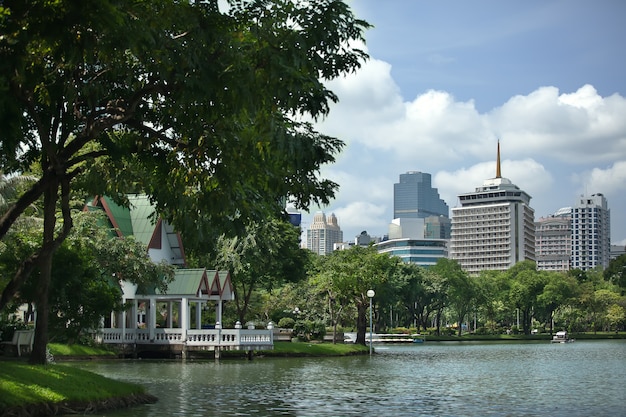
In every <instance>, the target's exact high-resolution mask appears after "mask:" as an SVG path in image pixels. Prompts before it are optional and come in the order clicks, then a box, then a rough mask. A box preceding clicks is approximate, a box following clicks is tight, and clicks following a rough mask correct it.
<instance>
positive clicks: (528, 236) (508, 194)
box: [450, 142, 535, 274]
mask: <svg viewBox="0 0 626 417" xmlns="http://www.w3.org/2000/svg"><path fill="white" fill-rule="evenodd" d="M530 198H531V197H530V195H528V194H527V193H526V192H524V191H522V190H520V188H519V187H517V186H516V185H514V184H513V183H512V182H511V181H510V180H509V179H507V178H503V177H502V176H501V174H500V143H499V142H498V154H497V160H496V177H495V178H491V179H488V180H485V182H484V183H483V186H482V187H477V188H476V191H475V192H472V193H467V194H461V195H459V200H460V202H461V207H455V208H453V209H452V233H451V235H452V236H451V241H450V258H451V259H454V260H456V261H458V262H459V263H460V264H461V266H462V268H463V269H464V270H465V271H467V272H468V273H470V274H478V273H479V272H480V271H482V270H507V269H508V268H510V267H511V266H513V265H515V264H516V263H517V262H520V261H524V260H531V261H534V260H535V224H534V217H535V211H534V210H533V209H532V208H531V207H530Z"/></svg>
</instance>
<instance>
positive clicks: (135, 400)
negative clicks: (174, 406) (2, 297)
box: [0, 361, 156, 416]
mask: <svg viewBox="0 0 626 417" xmlns="http://www.w3.org/2000/svg"><path fill="white" fill-rule="evenodd" d="M154 401H156V398H155V397H152V396H150V395H148V394H146V393H145V390H144V388H143V387H141V386H139V385H134V384H129V383H126V382H121V381H115V380H111V379H108V378H105V377H103V376H100V375H97V374H94V373H91V372H87V371H84V370H81V369H77V368H73V367H69V366H63V365H56V364H55V365H45V366H43V365H29V364H27V363H25V362H21V361H19V362H17V361H2V363H1V366H0V416H13V415H28V416H43V415H52V414H73V413H83V412H85V411H89V412H95V411H98V410H106V409H114V408H120V407H126V406H130V405H135V404H144V403H148V402H154Z"/></svg>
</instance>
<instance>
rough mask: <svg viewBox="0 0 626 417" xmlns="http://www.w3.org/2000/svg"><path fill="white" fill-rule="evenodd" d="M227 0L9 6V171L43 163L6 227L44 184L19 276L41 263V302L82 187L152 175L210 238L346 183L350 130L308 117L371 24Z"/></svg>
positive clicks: (2, 22)
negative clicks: (340, 158)
mask: <svg viewBox="0 0 626 417" xmlns="http://www.w3.org/2000/svg"><path fill="white" fill-rule="evenodd" d="M228 3H229V4H230V6H231V7H229V8H228V10H220V9H219V7H218V2H217V0H212V1H207V2H193V3H192V2H185V1H182V2H179V1H175V0H150V1H147V0H143V1H131V0H102V1H97V2H77V1H71V0H56V1H47V0H33V1H28V2H23V1H18V0H7V1H3V2H2V4H1V5H0V125H2V127H3V128H2V129H1V130H0V170H2V171H3V172H4V173H5V174H11V173H14V172H25V171H27V169H28V168H29V167H30V166H32V165H33V164H36V165H38V166H39V167H40V169H41V173H42V175H41V178H40V179H39V180H38V181H37V182H36V183H35V184H34V185H33V186H32V187H30V188H29V189H28V190H27V191H26V192H25V193H23V194H22V195H21V197H20V198H19V199H18V200H17V201H16V202H15V204H13V205H12V206H11V207H9V208H8V209H7V210H6V211H4V212H3V214H2V217H1V218H0V238H2V237H3V236H4V235H5V234H6V233H7V231H8V229H9V227H11V225H12V224H13V223H14V222H15V221H16V219H17V218H18V217H19V216H20V215H21V214H22V213H24V211H25V210H26V208H27V207H29V205H30V204H31V203H33V202H34V201H36V200H37V199H39V198H42V197H43V213H44V228H43V230H44V231H43V235H42V243H41V246H40V249H39V251H37V252H35V253H33V254H32V255H31V256H30V257H29V258H27V259H24V261H23V263H22V266H21V267H20V268H19V269H18V271H17V272H16V275H15V276H14V277H13V279H12V280H11V285H10V286H8V288H10V289H11V291H13V292H14V291H16V290H17V288H19V287H20V285H21V284H22V283H23V282H24V280H25V279H26V277H28V276H29V275H30V273H31V272H32V271H33V270H34V269H35V268H36V267H37V268H39V270H40V271H41V274H40V277H41V283H40V284H41V285H40V286H39V289H40V291H41V294H40V299H39V300H38V307H39V310H40V311H47V305H46V302H47V300H45V298H46V297H47V292H48V286H49V282H50V270H51V257H52V254H53V253H54V251H55V250H56V249H57V248H58V247H59V246H60V245H61V244H62V242H63V240H64V239H65V238H66V237H67V236H68V234H69V233H70V230H71V228H72V217H71V211H70V203H69V200H70V198H69V196H70V192H71V191H72V190H83V191H84V192H85V193H86V195H103V194H107V195H110V196H112V197H114V198H117V199H118V200H119V201H120V202H124V195H125V193H126V192H127V191H128V190H129V189H130V188H132V189H140V190H142V191H143V192H146V193H147V194H148V195H149V196H150V198H151V200H152V202H153V203H154V204H155V206H156V208H157V211H158V213H159V214H160V215H161V216H162V217H164V218H165V219H166V220H168V221H169V222H170V223H171V224H173V225H174V226H175V227H176V228H177V230H179V231H180V232H182V233H183V234H185V236H186V237H187V239H188V240H191V239H192V238H194V241H195V243H197V244H198V245H199V244H201V243H204V244H206V243H207V242H208V241H209V239H210V238H211V237H213V236H218V235H219V234H221V233H222V232H233V231H234V230H244V228H245V225H246V224H247V223H248V222H250V221H252V220H262V219H264V218H267V217H268V216H271V215H273V216H277V215H278V213H279V212H280V211H281V210H283V209H284V206H283V201H284V198H287V197H290V198H291V199H292V200H293V203H294V204H295V205H296V207H298V208H303V209H306V208H308V207H309V205H310V204H312V203H321V204H325V203H328V202H329V200H330V198H332V197H333V195H334V192H335V190H336V188H337V184H336V183H334V182H332V181H330V180H327V179H323V178H320V177H319V171H320V167H321V166H322V165H323V164H327V163H331V162H333V161H334V158H335V155H336V154H337V153H338V152H339V151H340V150H341V148H342V146H343V142H341V141H340V140H338V139H336V138H332V137H328V136H325V135H322V134H320V133H318V132H316V131H315V130H314V129H313V128H312V125H311V124H310V123H307V122H305V121H303V120H304V119H305V118H313V119H315V118H319V117H323V116H324V115H326V114H327V113H328V111H329V104H330V103H331V102H333V101H336V100H337V97H336V95H335V94H333V92H332V91H330V90H329V89H328V88H327V87H326V86H325V84H324V83H325V81H326V80H329V79H332V78H335V77H338V76H340V75H342V74H345V73H347V72H350V71H354V70H356V69H357V68H359V66H360V65H361V63H362V61H363V60H364V59H366V58H367V55H366V53H365V52H364V51H362V50H361V49H359V48H358V47H355V45H357V44H358V42H360V41H363V31H364V30H365V29H367V28H368V27H369V25H368V24H367V23H366V22H364V21H362V20H359V19H356V18H355V17H354V16H353V14H352V12H351V10H350V9H349V7H348V6H347V5H346V4H345V3H344V2H343V1H339V0H319V1H315V2H310V1H306V0H295V1H294V0H273V1H253V0H231V1H229V2H228ZM59 206H60V209H61V214H62V215H61V220H60V222H59V219H58V218H57V216H56V212H57V208H58V207H59ZM58 224H60V226H61V227H57V225H58ZM11 296H12V294H11V293H10V291H9V292H8V293H7V288H5V291H4V293H3V297H2V300H3V303H5V302H6V301H7V300H9V299H10V298H11ZM0 307H2V306H1V305H0ZM37 319H38V321H41V323H38V326H37V328H38V329H40V330H38V333H37V334H36V336H35V346H34V348H33V351H34V355H33V357H39V358H44V357H45V339H46V336H45V331H44V330H43V329H45V328H47V325H46V321H47V317H46V314H39V315H38V316H37Z"/></svg>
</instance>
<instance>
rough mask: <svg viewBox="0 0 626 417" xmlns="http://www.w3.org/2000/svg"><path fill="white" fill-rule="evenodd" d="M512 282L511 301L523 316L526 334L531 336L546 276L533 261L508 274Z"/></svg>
mask: <svg viewBox="0 0 626 417" xmlns="http://www.w3.org/2000/svg"><path fill="white" fill-rule="evenodd" d="M506 276H507V278H508V280H509V281H510V285H511V287H510V290H509V300H510V302H511V303H512V304H513V305H514V306H515V307H516V308H518V309H519V311H520V313H521V314H522V327H523V329H524V334H530V331H531V324H532V319H533V313H534V311H535V310H536V309H538V308H539V305H540V303H539V296H540V295H541V294H542V293H543V288H544V286H545V285H546V276H545V275H543V274H542V273H541V272H540V271H537V267H536V265H535V263H534V262H532V261H522V262H518V263H516V264H515V265H513V266H512V267H511V268H509V269H508V271H507V272H506Z"/></svg>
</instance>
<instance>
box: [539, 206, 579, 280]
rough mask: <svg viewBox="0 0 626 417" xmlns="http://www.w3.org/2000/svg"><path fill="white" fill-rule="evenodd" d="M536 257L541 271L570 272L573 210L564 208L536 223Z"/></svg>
mask: <svg viewBox="0 0 626 417" xmlns="http://www.w3.org/2000/svg"><path fill="white" fill-rule="evenodd" d="M535 256H536V258H537V269H538V270H540V271H569V270H570V263H571V257H572V208H571V207H564V208H562V209H559V210H558V211H557V212H556V213H554V214H553V215H551V216H549V217H542V218H540V219H539V220H538V221H537V222H536V223H535Z"/></svg>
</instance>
